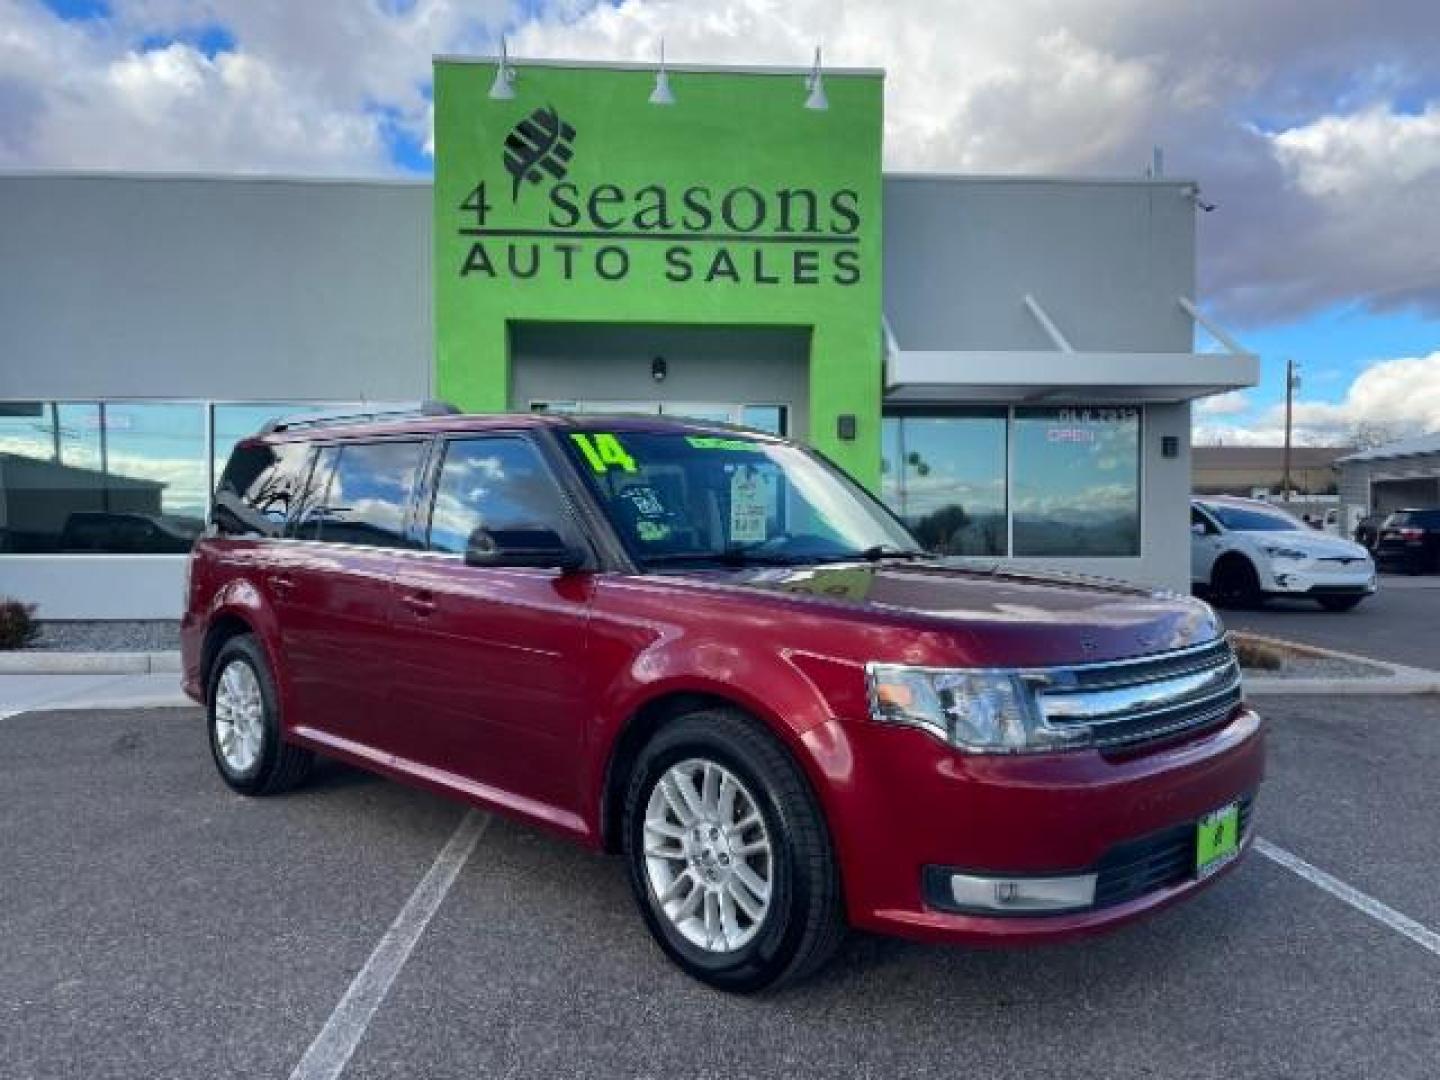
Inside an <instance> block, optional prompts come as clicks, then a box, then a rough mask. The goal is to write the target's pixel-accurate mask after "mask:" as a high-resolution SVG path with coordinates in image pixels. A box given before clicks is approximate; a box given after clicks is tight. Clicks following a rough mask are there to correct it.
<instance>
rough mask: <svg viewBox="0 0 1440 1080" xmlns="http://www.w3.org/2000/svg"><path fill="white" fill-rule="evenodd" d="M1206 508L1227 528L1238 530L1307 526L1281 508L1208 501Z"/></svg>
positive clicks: (1272, 529)
mask: <svg viewBox="0 0 1440 1080" xmlns="http://www.w3.org/2000/svg"><path fill="white" fill-rule="evenodd" d="M1205 509H1206V510H1208V511H1209V512H1210V513H1211V514H1213V515H1214V517H1215V520H1217V521H1218V522H1220V524H1221V525H1223V526H1224V527H1225V528H1227V529H1232V530H1235V531H1237V532H1295V531H1297V530H1299V529H1304V528H1305V526H1304V525H1303V524H1301V523H1300V522H1299V521H1297V520H1296V519H1295V518H1293V517H1291V516H1290V515H1289V514H1286V513H1283V512H1281V511H1279V510H1262V509H1260V508H1258V507H1253V508H1252V507H1249V506H1226V505H1223V504H1220V503H1207V504H1205Z"/></svg>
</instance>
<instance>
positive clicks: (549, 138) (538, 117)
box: [505, 105, 575, 201]
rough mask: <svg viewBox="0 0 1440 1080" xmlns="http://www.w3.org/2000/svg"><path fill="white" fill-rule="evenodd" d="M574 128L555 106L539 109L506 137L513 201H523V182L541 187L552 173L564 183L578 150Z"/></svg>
mask: <svg viewBox="0 0 1440 1080" xmlns="http://www.w3.org/2000/svg"><path fill="white" fill-rule="evenodd" d="M574 141H575V129H574V128H573V127H571V126H570V125H569V124H567V123H566V122H565V121H564V120H561V119H560V114H559V113H557V112H556V111H555V106H553V105H550V106H547V107H546V108H543V109H536V110H535V111H534V112H532V113H531V114H530V115H529V116H527V117H526V118H525V119H524V120H521V121H520V122H519V123H518V124H516V125H515V127H514V128H512V129H511V131H510V134H509V135H507V136H506V137H505V171H506V172H508V173H509V174H510V176H511V178H512V182H511V185H510V198H511V200H512V201H519V199H520V182H521V181H522V180H528V181H530V183H532V184H538V183H539V182H540V181H541V180H542V179H544V174H545V173H549V174H550V176H552V177H553V178H554V179H556V180H563V179H564V178H565V172H566V170H567V169H568V168H569V167H570V159H571V158H572V157H573V156H574V154H575V151H574V150H573V149H572V148H571V146H570V144H571V143H573V142H574Z"/></svg>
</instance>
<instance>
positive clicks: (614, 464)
mask: <svg viewBox="0 0 1440 1080" xmlns="http://www.w3.org/2000/svg"><path fill="white" fill-rule="evenodd" d="M570 438H572V439H574V440H575V445H576V446H578V447H579V448H580V452H581V453H582V454H584V455H585V460H586V461H588V462H589V463H590V468H591V469H593V470H594V471H595V472H597V473H600V474H601V475H602V476H603V475H604V474H605V473H607V472H609V471H610V469H612V468H618V469H622V470H624V471H625V472H635V471H636V469H635V459H634V458H632V457H631V456H630V455H629V454H627V453H626V452H625V447H623V446H621V445H620V440H619V439H617V438H616V437H615V436H614V435H611V434H610V433H609V432H604V431H602V432H598V433H596V434H594V435H584V434H581V433H579V432H576V433H575V434H573V435H571V436H570Z"/></svg>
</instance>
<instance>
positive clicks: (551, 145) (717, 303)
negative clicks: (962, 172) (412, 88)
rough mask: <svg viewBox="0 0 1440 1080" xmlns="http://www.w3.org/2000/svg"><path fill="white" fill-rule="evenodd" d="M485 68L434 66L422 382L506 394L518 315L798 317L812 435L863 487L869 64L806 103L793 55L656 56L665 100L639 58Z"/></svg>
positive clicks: (872, 463)
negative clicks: (432, 341) (749, 68)
mask: <svg viewBox="0 0 1440 1080" xmlns="http://www.w3.org/2000/svg"><path fill="white" fill-rule="evenodd" d="M494 74H495V68H494V65H493V64H490V63H484V64H480V63H465V62H452V61H439V62H437V63H436V65H435V140H436V167H435V304H436V311H435V322H436V335H437V341H436V365H437V370H436V383H437V388H438V391H439V393H440V394H441V396H443V397H445V398H446V399H448V400H451V401H453V402H455V403H456V404H457V405H460V406H461V407H463V408H466V409H472V410H501V409H505V408H507V407H508V405H509V386H508V381H509V353H508V325H509V324H510V323H512V322H516V321H523V320H536V321H544V322H577V323H579V322H585V323H641V324H728V325H736V326H776V325H780V326H799V327H808V328H809V329H810V331H811V339H810V341H811V346H810V347H811V355H810V416H811V421H810V432H809V438H810V441H811V442H812V443H813V444H814V445H816V446H817V447H818V448H819V449H821V450H822V451H824V452H825V453H827V454H829V455H830V456H832V457H833V458H835V459H836V460H837V461H839V462H840V463H841V464H842V465H844V466H845V467H846V468H848V469H849V470H850V471H851V472H852V473H854V474H855V475H856V476H857V477H859V478H860V479H861V480H862V481H864V482H865V483H867V484H870V485H871V486H874V485H876V484H877V483H878V480H879V472H880V395H881V381H882V360H881V356H882V345H881V330H880V325H881V269H882V260H881V181H880V147H881V122H882V108H883V105H882V95H883V82H882V78H881V76H880V75H878V74H856V75H830V76H826V78H825V90H826V93H827V95H828V98H829V102H830V108H829V109H828V110H825V111H818V110H809V109H805V108H803V107H802V106H803V102H804V100H805V94H806V90H805V80H804V77H803V76H802V75H800V74H795V73H786V74H768V73H765V74H762V73H754V72H741V71H704V72H687V71H678V72H672V73H671V76H670V79H671V86H672V88H673V90H674V94H675V97H676V103H675V104H674V105H672V106H668V107H665V106H655V105H650V104H649V103H648V100H647V99H648V97H649V95H650V92H651V90H652V88H653V86H654V82H655V77H654V74H653V72H650V71H640V70H635V71H631V70H616V69H611V68H596V67H580V66H576V67H564V66H552V65H537V66H527V65H523V64H521V65H517V68H516V77H515V80H514V83H513V87H514V91H515V97H514V99H513V100H510V101H496V100H492V99H491V98H490V97H489V89H490V84H491V82H492V80H493V78H494ZM550 110H553V112H552V111H550ZM517 125H520V126H519V127H518V128H517ZM512 136H513V138H512ZM507 139H509V140H511V142H510V147H509V149H508V150H507ZM527 166H528V167H527ZM743 397H744V393H743V387H737V391H736V398H737V399H743ZM841 414H853V415H854V416H855V417H856V418H857V421H858V429H857V435H856V438H855V439H854V440H853V441H841V440H839V439H838V438H837V436H836V419H837V417H839V416H840V415H841Z"/></svg>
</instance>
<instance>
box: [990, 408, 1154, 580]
mask: <svg viewBox="0 0 1440 1080" xmlns="http://www.w3.org/2000/svg"><path fill="white" fill-rule="evenodd" d="M1014 446H1015V451H1014V453H1015V461H1014V481H1013V484H1014V491H1013V499H1014V505H1015V509H1014V518H1015V523H1014V529H1015V551H1014V554H1016V555H1051V556H1053V555H1138V554H1140V412H1139V410H1138V409H1111V408H1068V409H1016V410H1015V428H1014Z"/></svg>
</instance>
